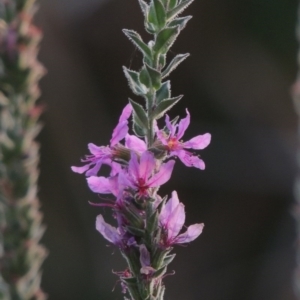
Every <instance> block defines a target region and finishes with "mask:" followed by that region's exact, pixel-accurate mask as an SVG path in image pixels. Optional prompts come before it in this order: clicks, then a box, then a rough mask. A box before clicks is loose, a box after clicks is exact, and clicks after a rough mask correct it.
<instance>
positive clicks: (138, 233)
mask: <svg viewBox="0 0 300 300" xmlns="http://www.w3.org/2000/svg"><path fill="white" fill-rule="evenodd" d="M125 228H126V230H127V231H128V232H129V233H131V234H133V235H135V236H144V235H145V230H143V229H139V228H136V227H133V226H126V227H125Z"/></svg>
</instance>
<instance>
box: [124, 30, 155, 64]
mask: <svg viewBox="0 0 300 300" xmlns="http://www.w3.org/2000/svg"><path fill="white" fill-rule="evenodd" d="M123 32H124V33H125V35H126V36H127V37H128V38H129V40H130V41H131V42H132V43H133V44H134V45H135V46H136V47H137V48H138V49H139V50H140V51H141V52H142V53H143V55H144V56H146V57H148V58H149V59H151V57H152V53H151V49H150V48H149V47H148V46H147V45H146V44H145V43H144V42H143V40H142V38H141V36H140V35H139V34H138V33H137V32H135V31H133V30H128V29H123Z"/></svg>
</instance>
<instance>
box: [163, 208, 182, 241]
mask: <svg viewBox="0 0 300 300" xmlns="http://www.w3.org/2000/svg"><path fill="white" fill-rule="evenodd" d="M184 222H185V212H184V205H183V204H182V203H179V204H178V205H177V206H176V208H175V209H174V210H173V211H172V214H171V216H170V218H169V220H168V224H167V225H166V227H167V230H168V238H174V237H176V236H177V235H178V233H179V231H180V230H181V228H182V226H183V225H184Z"/></svg>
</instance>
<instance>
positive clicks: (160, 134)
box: [156, 130, 168, 146]
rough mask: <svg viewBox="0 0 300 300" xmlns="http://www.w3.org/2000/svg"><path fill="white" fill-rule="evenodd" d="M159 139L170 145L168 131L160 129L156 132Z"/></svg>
mask: <svg viewBox="0 0 300 300" xmlns="http://www.w3.org/2000/svg"><path fill="white" fill-rule="evenodd" d="M156 135H157V137H158V139H159V140H160V141H161V142H162V144H163V145H165V146H166V145H168V141H167V139H166V133H165V132H164V131H163V130H159V131H157V132H156Z"/></svg>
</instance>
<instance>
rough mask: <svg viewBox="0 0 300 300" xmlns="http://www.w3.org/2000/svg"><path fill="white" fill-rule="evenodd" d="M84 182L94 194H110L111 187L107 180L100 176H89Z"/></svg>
mask: <svg viewBox="0 0 300 300" xmlns="http://www.w3.org/2000/svg"><path fill="white" fill-rule="evenodd" d="M86 180H87V183H88V186H89V188H90V189H91V190H92V191H93V192H94V193H99V194H111V186H110V182H109V178H106V177H102V176H101V177H97V176H91V177H88V178H87V179H86Z"/></svg>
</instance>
